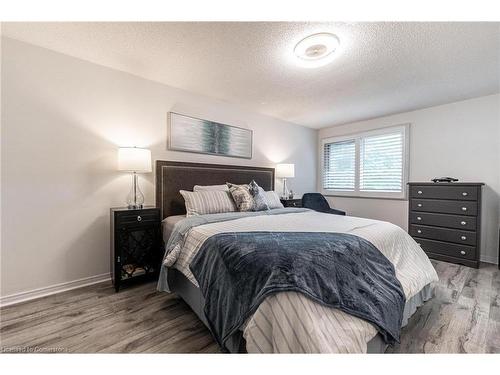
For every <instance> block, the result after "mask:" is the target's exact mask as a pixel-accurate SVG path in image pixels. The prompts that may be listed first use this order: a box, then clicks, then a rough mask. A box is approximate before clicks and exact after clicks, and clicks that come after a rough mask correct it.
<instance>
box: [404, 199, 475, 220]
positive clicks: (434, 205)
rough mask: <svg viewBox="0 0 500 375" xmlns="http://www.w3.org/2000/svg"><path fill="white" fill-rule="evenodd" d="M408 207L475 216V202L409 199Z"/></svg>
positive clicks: (414, 209) (415, 209)
mask: <svg viewBox="0 0 500 375" xmlns="http://www.w3.org/2000/svg"><path fill="white" fill-rule="evenodd" d="M410 209H411V210H412V211H425V212H436V213H442V214H457V215H467V216H469V215H470V216H476V215H477V202H465V201H445V200H437V199H412V200H411V201H410Z"/></svg>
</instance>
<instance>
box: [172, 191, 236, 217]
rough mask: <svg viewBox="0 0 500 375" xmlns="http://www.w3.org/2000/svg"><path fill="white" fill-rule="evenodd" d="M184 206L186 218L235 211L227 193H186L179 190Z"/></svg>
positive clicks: (234, 206) (231, 199)
mask: <svg viewBox="0 0 500 375" xmlns="http://www.w3.org/2000/svg"><path fill="white" fill-rule="evenodd" d="M180 193H181V195H182V196H183V197H184V202H185V204H186V216H188V217H189V216H195V215H206V214H219V213H223V212H234V211H237V209H236V205H235V204H234V201H233V198H232V197H231V194H230V193H229V192H228V191H221V190H207V191H194V192H193V191H186V190H181V191H180Z"/></svg>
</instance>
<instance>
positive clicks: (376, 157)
mask: <svg viewBox="0 0 500 375" xmlns="http://www.w3.org/2000/svg"><path fill="white" fill-rule="evenodd" d="M403 147H404V134H403V132H402V131H397V132H393V133H388V134H381V135H373V136H366V137H362V138H361V139H360V158H359V159H360V160H359V161H360V169H359V190H360V191H366V192H369V191H374V192H401V191H403V157H404V155H403Z"/></svg>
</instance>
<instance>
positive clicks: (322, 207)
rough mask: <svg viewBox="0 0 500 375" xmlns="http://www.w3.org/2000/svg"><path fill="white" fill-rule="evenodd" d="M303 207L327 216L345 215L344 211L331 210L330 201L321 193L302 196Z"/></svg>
mask: <svg viewBox="0 0 500 375" xmlns="http://www.w3.org/2000/svg"><path fill="white" fill-rule="evenodd" d="M302 207H305V208H310V209H311V210H314V211H318V212H323V213H326V214H334V215H345V212H344V211H341V210H336V209H335V208H330V205H329V204H328V201H327V200H326V198H325V197H324V196H323V194H320V193H306V194H304V195H303V196H302Z"/></svg>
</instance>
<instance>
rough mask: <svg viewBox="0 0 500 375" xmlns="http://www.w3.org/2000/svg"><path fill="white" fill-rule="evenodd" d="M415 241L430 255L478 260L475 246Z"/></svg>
mask: <svg viewBox="0 0 500 375" xmlns="http://www.w3.org/2000/svg"><path fill="white" fill-rule="evenodd" d="M414 240H415V241H417V243H418V244H419V245H420V247H422V249H423V250H424V251H426V252H429V253H435V254H441V255H447V256H451V257H455V258H462V259H475V258H476V248H475V247H473V246H465V245H457V244H453V243H447V242H441V241H433V240H428V239H425V238H418V237H414Z"/></svg>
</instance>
